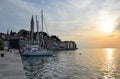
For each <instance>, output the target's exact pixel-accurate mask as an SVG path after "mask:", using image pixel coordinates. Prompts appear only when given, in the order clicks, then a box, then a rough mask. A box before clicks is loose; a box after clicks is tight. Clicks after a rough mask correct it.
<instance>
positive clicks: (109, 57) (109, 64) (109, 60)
mask: <svg viewBox="0 0 120 79" xmlns="http://www.w3.org/2000/svg"><path fill="white" fill-rule="evenodd" d="M105 51H106V67H105V72H104V74H105V75H104V78H105V79H115V77H114V76H113V71H114V61H113V53H114V49H113V48H106V49H105Z"/></svg>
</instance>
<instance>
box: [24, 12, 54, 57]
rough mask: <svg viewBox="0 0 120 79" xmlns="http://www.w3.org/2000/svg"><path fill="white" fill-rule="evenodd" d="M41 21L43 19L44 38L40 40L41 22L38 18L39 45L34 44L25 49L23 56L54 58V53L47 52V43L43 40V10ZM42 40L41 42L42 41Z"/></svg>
mask: <svg viewBox="0 0 120 79" xmlns="http://www.w3.org/2000/svg"><path fill="white" fill-rule="evenodd" d="M41 19H42V32H41V33H42V38H41V39H39V30H38V29H39V21H38V20H37V16H36V26H37V41H38V42H37V44H32V45H28V46H26V48H25V49H24V51H23V53H22V56H52V55H53V51H51V50H47V49H46V48H45V41H44V38H43V11H42V10H41ZM40 40H41V41H40Z"/></svg>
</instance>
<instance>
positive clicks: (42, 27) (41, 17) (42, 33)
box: [41, 10, 43, 38]
mask: <svg viewBox="0 0 120 79" xmlns="http://www.w3.org/2000/svg"><path fill="white" fill-rule="evenodd" d="M41 21H42V34H43V10H41ZM42 38H43V35H42Z"/></svg>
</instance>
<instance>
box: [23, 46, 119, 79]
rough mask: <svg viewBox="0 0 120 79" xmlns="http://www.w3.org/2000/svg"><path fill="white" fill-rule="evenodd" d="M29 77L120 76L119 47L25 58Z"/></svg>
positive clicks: (96, 78)
mask: <svg viewBox="0 0 120 79" xmlns="http://www.w3.org/2000/svg"><path fill="white" fill-rule="evenodd" d="M22 60H23V65H24V70H25V74H26V77H27V79H120V49H115V48H101V49H93V48H91V49H78V50H73V51H59V52H56V53H55V54H54V56H51V57H38V56H37V57H22Z"/></svg>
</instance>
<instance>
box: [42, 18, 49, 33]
mask: <svg viewBox="0 0 120 79" xmlns="http://www.w3.org/2000/svg"><path fill="white" fill-rule="evenodd" d="M43 20H44V21H43V22H44V25H45V29H46V31H47V33H48V35H49V32H48V28H47V25H46V22H45V18H44V17H43Z"/></svg>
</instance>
